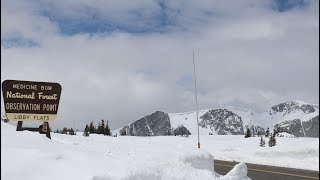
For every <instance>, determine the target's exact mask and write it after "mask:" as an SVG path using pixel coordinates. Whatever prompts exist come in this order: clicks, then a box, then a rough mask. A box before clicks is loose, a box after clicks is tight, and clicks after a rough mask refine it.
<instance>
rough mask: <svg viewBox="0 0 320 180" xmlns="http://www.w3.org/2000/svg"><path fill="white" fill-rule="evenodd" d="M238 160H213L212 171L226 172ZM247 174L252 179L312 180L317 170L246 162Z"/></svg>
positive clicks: (315, 176)
mask: <svg viewBox="0 0 320 180" xmlns="http://www.w3.org/2000/svg"><path fill="white" fill-rule="evenodd" d="M236 164H238V162H232V161H221V160H214V171H216V172H217V173H219V174H221V175H225V174H227V173H228V172H229V171H230V170H231V169H232V168H233V167H234V165H236ZM246 165H247V168H248V176H249V177H250V178H251V179H252V180H302V179H303V180H314V179H319V171H310V170H303V169H293V168H284V167H276V166H266V165H260V164H250V163H246Z"/></svg>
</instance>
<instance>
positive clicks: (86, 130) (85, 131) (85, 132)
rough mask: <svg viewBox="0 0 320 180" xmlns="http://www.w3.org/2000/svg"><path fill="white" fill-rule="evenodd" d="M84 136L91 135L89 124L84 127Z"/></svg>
mask: <svg viewBox="0 0 320 180" xmlns="http://www.w3.org/2000/svg"><path fill="white" fill-rule="evenodd" d="M83 136H86V137H88V136H89V126H88V125H86V127H85V128H84V131H83Z"/></svg>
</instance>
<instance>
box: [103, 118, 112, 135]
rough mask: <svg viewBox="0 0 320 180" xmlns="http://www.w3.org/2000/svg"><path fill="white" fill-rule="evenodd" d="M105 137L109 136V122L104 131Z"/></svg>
mask: <svg viewBox="0 0 320 180" xmlns="http://www.w3.org/2000/svg"><path fill="white" fill-rule="evenodd" d="M104 132H105V135H107V136H110V135H111V132H110V127H109V121H107V124H106V127H105V129H104Z"/></svg>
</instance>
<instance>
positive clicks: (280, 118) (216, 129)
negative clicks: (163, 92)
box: [113, 100, 319, 137]
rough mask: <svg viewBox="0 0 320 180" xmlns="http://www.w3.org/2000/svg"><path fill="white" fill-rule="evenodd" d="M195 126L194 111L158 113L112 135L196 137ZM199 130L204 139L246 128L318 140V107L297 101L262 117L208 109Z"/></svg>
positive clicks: (202, 112)
mask: <svg viewBox="0 0 320 180" xmlns="http://www.w3.org/2000/svg"><path fill="white" fill-rule="evenodd" d="M196 123H197V122H196V112H194V111H192V112H186V113H165V112H161V111H157V112H155V113H152V114H151V115H148V116H146V117H144V118H142V119H140V120H137V121H135V122H134V123H132V124H129V125H128V126H125V127H123V128H120V129H118V130H115V131H114V132H113V133H114V134H118V135H133V136H154V135H174V134H177V132H179V133H178V134H189V133H191V134H196V133H197V125H196ZM199 126H200V127H199V133H200V134H202V135H213V134H219V135H220V134H221V135H225V134H231V135H237V134H244V132H245V129H246V128H250V129H251V130H252V131H254V133H260V134H264V132H265V130H266V129H267V128H269V129H270V131H271V132H272V130H273V129H277V130H281V131H284V132H288V133H291V134H293V135H295V136H297V137H319V105H317V104H310V103H306V102H302V101H299V100H294V101H289V102H285V103H280V104H277V105H274V106H272V107H271V108H269V109H267V110H266V111H264V112H262V113H257V112H254V111H253V110H250V109H242V108H237V107H232V106H227V107H225V108H219V109H205V110H200V111H199ZM178 128H179V129H178Z"/></svg>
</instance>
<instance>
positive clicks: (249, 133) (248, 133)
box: [244, 128, 251, 138]
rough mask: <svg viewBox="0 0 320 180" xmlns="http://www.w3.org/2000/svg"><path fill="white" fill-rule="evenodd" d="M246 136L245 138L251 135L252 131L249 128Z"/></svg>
mask: <svg viewBox="0 0 320 180" xmlns="http://www.w3.org/2000/svg"><path fill="white" fill-rule="evenodd" d="M244 137H245V138H248V137H251V132H250V129H249V128H247V132H246V135H245V136H244Z"/></svg>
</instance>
